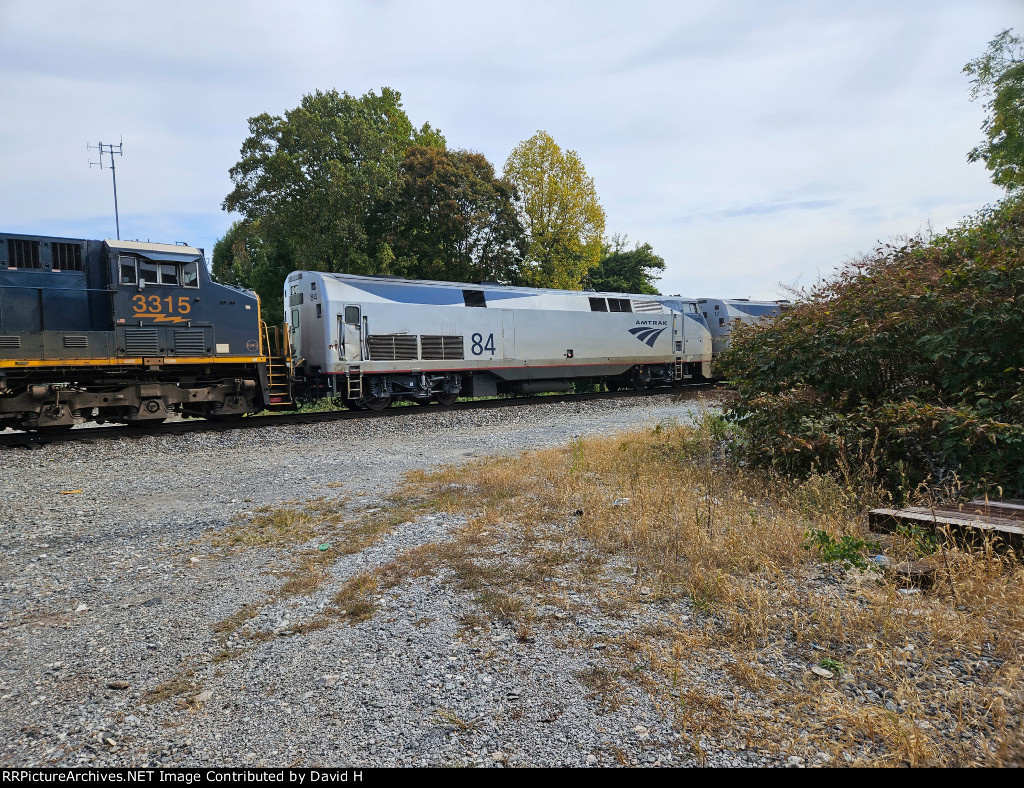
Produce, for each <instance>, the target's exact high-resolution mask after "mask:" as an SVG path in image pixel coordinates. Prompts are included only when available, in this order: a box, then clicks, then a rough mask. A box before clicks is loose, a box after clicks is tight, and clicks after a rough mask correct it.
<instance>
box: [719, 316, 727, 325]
mask: <svg viewBox="0 0 1024 788" xmlns="http://www.w3.org/2000/svg"><path fill="white" fill-rule="evenodd" d="M718 325H719V326H724V325H725V318H724V317H720V318H718Z"/></svg>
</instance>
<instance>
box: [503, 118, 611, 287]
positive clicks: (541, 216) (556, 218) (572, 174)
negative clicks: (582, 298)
mask: <svg viewBox="0 0 1024 788" xmlns="http://www.w3.org/2000/svg"><path fill="white" fill-rule="evenodd" d="M504 175H505V179H506V180H508V181H509V182H510V183H511V184H512V185H513V186H514V187H515V188H516V191H517V199H516V207H517V209H518V211H519V217H520V220H521V221H522V223H523V226H524V228H525V229H526V232H527V235H528V237H529V239H530V245H529V249H528V251H527V259H526V263H525V265H524V267H523V278H524V280H525V282H526V283H528V284H531V285H534V286H536V287H558V288H565V289H569V290H579V289H580V288H581V287H582V285H583V279H584V277H585V276H586V274H587V272H588V271H589V270H590V269H591V268H593V267H594V266H595V265H597V263H598V261H599V260H600V259H601V238H602V237H603V235H604V221H605V216H604V209H603V208H602V207H601V204H600V202H598V199H597V192H596V190H595V189H594V179H593V178H591V177H590V176H588V175H587V171H586V169H585V168H584V166H583V162H582V161H581V160H580V157H579V155H577V153H576V152H575V151H563V150H562V149H561V148H560V147H559V146H558V144H557V143H556V142H555V141H554V140H553V139H552V138H551V135H549V134H548V133H547V132H545V131H538V132H537V133H536V134H534V135H533V136H532V137H530V139H528V140H525V141H523V142H521V143H519V145H517V146H516V148H515V150H513V151H512V153H511V154H510V155H509V157H508V161H506V162H505V172H504Z"/></svg>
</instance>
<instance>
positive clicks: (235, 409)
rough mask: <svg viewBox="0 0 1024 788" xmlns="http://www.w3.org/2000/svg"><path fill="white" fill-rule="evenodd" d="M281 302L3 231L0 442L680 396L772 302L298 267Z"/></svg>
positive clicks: (150, 263) (199, 258)
mask: <svg viewBox="0 0 1024 788" xmlns="http://www.w3.org/2000/svg"><path fill="white" fill-rule="evenodd" d="M284 301H285V325H283V326H281V327H268V326H267V325H266V324H265V323H264V322H263V320H262V318H261V313H260V302H259V298H258V296H257V295H256V294H255V293H253V292H250V291H248V290H243V289H240V288H237V287H231V286H228V285H223V284H219V283H217V282H214V281H213V280H212V279H211V278H210V274H209V272H208V270H207V267H206V264H205V260H204V256H203V250H202V249H196V248H193V247H190V246H185V245H180V244H178V245H175V244H157V243H142V242H138V241H120V240H110V239H108V240H105V241H88V240H80V239H73V238H55V237H48V236H35V235H16V234H0V429H4V428H8V427H11V428H15V429H24V430H40V431H48V430H50V431H53V430H64V429H69V428H71V427H72V426H74V425H75V424H80V423H82V422H85V421H95V422H100V423H103V422H115V423H125V424H138V423H157V422H160V421H163V420H164V419H166V418H167V417H168V416H169V415H170V414H171V413H179V414H182V415H185V416H195V417H202V418H207V419H229V418H238V417H240V416H242V415H245V414H250V413H255V412H259V411H262V410H283V409H293V408H294V407H295V406H296V404H297V403H301V402H304V401H307V400H312V399H317V398H321V397H333V398H334V399H335V401H336V402H337V403H338V404H344V405H346V406H347V407H350V408H354V409H363V408H366V409H380V408H384V407H387V406H388V405H390V404H391V403H392V402H394V401H397V400H407V401H413V402H419V403H427V402H438V403H442V404H450V403H452V402H454V401H455V400H456V399H458V398H459V397H480V396H492V395H497V394H527V393H540V392H559V391H568V390H570V389H572V388H573V386H574V385H575V384H578V383H580V382H586V383H603V384H605V385H607V387H608V388H609V389H610V390H616V389H618V388H624V387H631V388H635V389H642V388H646V387H648V386H671V385H678V384H680V383H682V382H684V381H689V380H701V379H708V378H710V377H711V374H712V373H711V361H712V359H713V357H714V355H717V351H719V350H720V349H721V346H722V342H723V339H724V337H723V334H724V332H725V331H727V330H728V328H729V327H730V326H731V324H732V321H733V318H737V319H740V320H742V321H743V322H749V321H750V320H756V319H759V314H760V313H761V312H763V313H770V312H772V311H777V310H778V309H779V308H781V306H784V305H785V304H784V302H746V303H741V302H738V301H715V300H711V299H702V300H700V301H698V300H696V299H687V298H682V297H680V296H647V295H634V294H627V293H596V292H580V291H568V290H544V289H537V288H525V287H511V286H503V285H498V284H494V283H483V284H465V283H457V282H432V281H418V280H406V279H398V278H395V277H385V276H370V277H367V276H354V275H348V274H332V273H319V272H313V271H295V272H293V273H291V274H290V275H289V276H288V277H287V281H286V282H285V286H284ZM713 337H714V344H713Z"/></svg>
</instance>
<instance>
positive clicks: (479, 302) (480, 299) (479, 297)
mask: <svg viewBox="0 0 1024 788" xmlns="http://www.w3.org/2000/svg"><path fill="white" fill-rule="evenodd" d="M462 300H463V301H465V302H466V306H487V301H486V299H485V298H484V291H483V290H463V291H462Z"/></svg>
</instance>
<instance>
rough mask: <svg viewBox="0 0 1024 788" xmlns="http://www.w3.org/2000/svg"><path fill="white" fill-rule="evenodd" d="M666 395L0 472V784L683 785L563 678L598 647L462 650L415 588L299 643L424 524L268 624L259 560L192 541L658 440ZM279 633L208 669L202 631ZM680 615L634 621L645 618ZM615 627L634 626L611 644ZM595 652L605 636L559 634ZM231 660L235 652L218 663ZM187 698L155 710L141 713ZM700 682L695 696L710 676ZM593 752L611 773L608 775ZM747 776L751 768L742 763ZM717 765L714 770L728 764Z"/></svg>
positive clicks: (207, 444)
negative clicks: (43, 771)
mask: <svg viewBox="0 0 1024 788" xmlns="http://www.w3.org/2000/svg"><path fill="white" fill-rule="evenodd" d="M696 407H697V405H696V404H695V401H694V400H692V399H691V400H685V401H684V400H681V399H680V398H677V397H673V396H671V395H664V396H653V397H647V398H642V399H637V398H634V399H627V400H620V401H614V402H588V403H577V404H553V405H548V404H543V405H533V406H528V407H523V408H516V409H512V408H502V409H498V410H494V411H483V412H472V413H442V412H431V411H430V410H429V409H423V410H419V411H416V412H414V413H411V414H409V415H408V416H404V417H402V418H396V419H376V420H371V421H367V422H359V421H348V422H339V423H334V424H320V425H307V426H300V427H290V428H284V427H279V428H268V429H266V430H253V429H250V430H243V431H237V432H225V433H213V434H192V435H186V436H174V437H172V436H168V437H149V438H145V439H126V440H115V441H97V442H95V443H90V444H70V443H65V444H56V445H51V446H45V447H42V448H39V449H35V450H8V451H6V452H4V453H3V454H2V455H0V501H2V506H3V513H4V517H3V518H2V523H0V529H2V530H0V533H2V544H3V548H4V549H3V551H2V554H0V710H2V713H0V764H3V765H5V766H32V765H45V766H57V765H70V766H83V765H97V766H127V765H145V764H149V765H163V766H172V765H174V766H195V765H268V766H288V765H303V766H309V765H324V766H374V765H381V766H393V765H473V764H483V765H491V766H516V765H568V766H584V765H588V764H589V765H593V764H596V763H600V764H609V765H610V764H614V763H616V762H619V763H622V762H625V763H628V764H664V765H683V764H687V763H690V762H691V761H690V760H689V758H690V756H689V755H688V752H689V751H688V748H687V747H686V746H684V745H683V743H682V742H680V741H679V740H678V738H677V737H676V735H675V734H674V733H673V731H672V730H671V728H670V727H669V726H668V724H667V723H666V722H665V720H664V719H663V717H662V715H661V714H659V712H658V711H657V709H655V708H654V706H653V704H652V702H651V700H650V699H649V698H648V697H647V696H646V694H644V693H642V692H641V691H639V690H637V691H636V695H635V702H633V703H630V704H626V705H624V706H621V707H620V708H618V709H617V710H615V711H611V712H609V711H608V710H607V709H602V708H601V707H600V704H599V703H598V702H597V701H596V700H595V699H594V698H592V697H588V694H587V692H586V691H585V689H584V688H583V687H582V686H581V685H580V683H579V681H578V680H577V678H575V675H576V673H577V672H579V671H580V670H585V669H587V667H588V666H592V664H593V663H592V662H591V660H592V658H593V657H594V652H593V649H600V648H601V644H600V643H599V642H598V643H597V644H596V645H593V646H592V647H591V649H589V650H588V649H581V650H575V649H572V648H564V646H563V647H562V648H558V647H556V646H555V645H554V644H553V642H552V637H551V636H550V633H548V634H544V633H538V635H537V637H536V640H535V641H534V642H532V643H530V642H525V643H524V642H520V641H519V640H517V639H516V638H515V637H514V635H513V633H512V632H511V631H502V630H501V628H500V627H497V626H495V627H491V628H489V629H488V630H486V631H482V632H480V633H478V635H477V636H475V637H470V638H466V637H463V636H460V633H459V627H458V619H459V617H460V616H461V615H463V614H465V613H467V612H470V611H471V610H472V608H473V601H472V598H471V595H469V594H466V593H464V592H459V591H457V590H455V589H453V588H452V587H450V586H449V585H448V584H446V583H445V582H444V579H443V578H422V579H420V580H417V581H414V582H412V583H410V584H408V585H405V586H402V587H399V588H396V589H393V590H392V591H388V592H386V593H384V594H383V595H382V598H381V600H380V601H379V603H378V605H379V608H380V610H379V612H378V613H377V615H376V616H374V618H372V619H371V620H369V621H367V622H364V623H361V624H358V625H355V626H349V625H348V624H346V623H341V622H339V623H337V624H335V625H332V626H330V627H328V628H326V629H322V630H320V631H316V632H310V633H306V634H295V633H294V632H292V631H291V628H292V626H293V625H294V622H297V621H301V620H303V619H304V617H308V616H309V615H311V614H315V612H316V609H317V608H318V607H321V608H322V607H323V605H324V604H325V601H324V600H325V599H327V598H328V597H329V596H330V595H331V593H333V591H335V590H337V586H338V585H339V584H341V583H343V582H344V581H345V580H346V579H347V578H348V577H350V576H351V575H352V574H354V573H358V572H359V571H363V570H366V569H367V568H371V567H373V566H377V565H380V564H382V563H385V562H387V561H389V560H391V559H392V558H394V557H395V556H396V555H398V554H400V553H402V552H404V551H406V550H408V549H410V548H413V547H416V546H418V545H421V544H426V543H429V542H434V541H439V540H444V539H445V538H446V534H447V533H448V532H449V531H450V529H451V528H452V527H453V526H454V525H457V522H456V521H455V519H454V518H449V517H447V516H446V515H438V514H430V515H426V516H423V517H420V518H419V519H417V520H416V521H415V522H412V523H408V524H406V525H404V526H401V527H399V528H396V529H395V530H394V531H393V532H392V533H390V534H388V535H386V536H384V537H382V538H381V539H379V540H378V541H377V542H376V543H374V544H373V545H372V546H370V547H369V548H367V549H365V550H363V551H362V552H360V553H356V554H353V555H348V556H344V557H341V558H339V560H338V561H337V562H336V563H335V564H334V565H333V566H332V568H331V578H332V582H331V583H330V584H328V587H325V588H324V589H322V590H321V591H319V592H317V593H316V594H314V595H313V596H312V597H310V598H303V599H301V600H299V601H298V602H297V601H296V600H294V599H292V600H288V601H286V602H282V603H280V604H279V605H276V606H275V605H269V604H267V599H268V597H267V591H268V590H271V589H273V588H275V587H276V586H277V585H279V583H280V580H279V578H278V577H275V575H274V574H272V573H271V572H269V571H267V570H268V569H272V568H273V567H272V566H269V565H268V559H267V555H266V552H267V551H260V550H249V551H242V552H238V553H236V554H232V555H230V556H227V557H224V556H222V555H221V554H219V553H218V554H217V555H213V554H212V553H213V552H215V551H212V550H211V548H210V545H209V543H208V542H204V541H202V539H203V537H204V536H208V535H209V534H210V533H212V532H216V531H218V530H221V529H223V528H225V527H226V526H227V525H228V524H229V523H230V522H231V518H232V517H233V516H234V515H236V514H239V513H245V512H247V511H250V510H252V509H253V508H255V507H257V506H260V505H265V504H275V503H281V502H284V501H289V500H296V499H298V500H304V499H310V498H319V497H323V496H330V497H335V496H336V497H338V498H339V500H340V499H341V498H342V496H346V501H347V502H346V503H340V502H339V505H345V506H353V507H354V506H360V507H364V508H365V507H366V506H367V505H369V506H373V505H374V504H375V502H378V501H380V500H381V497H382V496H383V495H386V494H387V493H388V491H390V490H391V489H392V488H393V486H394V485H395V484H396V482H397V481H398V480H399V479H400V478H401V476H402V474H404V473H406V472H407V471H409V470H412V469H430V468H434V467H437V466H438V465H440V464H443V463H451V462H460V461H464V460H465V459H467V458H471V457H480V456H486V455H491V454H496V453H502V452H517V451H520V450H523V449H530V448H535V447H542V446H550V445H556V444H561V443H564V442H566V441H568V440H571V439H572V438H573V437H576V436H581V435H591V434H599V433H608V432H613V431H616V430H621V429H628V428H631V427H636V426H640V425H644V424H652V423H656V422H658V421H661V420H665V419H677V420H680V421H682V420H685V419H687V418H689V417H690V416H691V415H692V413H693V411H694V409H695V408H696ZM247 603H249V604H252V603H258V604H260V605H261V606H262V607H261V610H260V613H259V616H258V617H257V618H256V619H254V621H253V622H251V623H252V624H253V626H257V627H262V628H264V629H266V630H270V631H274V632H276V633H278V634H279V635H281V636H279V637H275V638H272V639H268V640H266V641H265V642H258V643H250V644H248V646H247V650H244V651H243V652H242V653H236V654H234V655H233V656H231V657H230V658H227V659H224V660H222V661H218V660H216V659H214V658H213V654H214V653H215V652H216V651H217V650H218V649H219V648H222V645H218V640H217V637H216V633H215V632H214V630H213V626H214V624H215V623H216V622H218V621H221V620H223V619H225V618H226V617H228V616H231V615H232V614H233V613H236V612H237V611H238V610H239V609H240V608H241V607H242V606H243V605H245V604H247ZM679 613H680V611H657V610H653V611H651V613H650V615H652V616H655V617H657V616H665V617H666V620H668V616H669V615H670V614H671V615H678V614H679ZM617 626H622V627H628V626H629V622H628V621H624V622H619V623H618V624H617ZM566 627H567V630H568V629H573V628H575V630H574V631H575V632H576V634H577V635H580V636H583V637H585V638H586V639H588V640H589V641H590V642H592V643H593V641H595V639H596V640H597V641H600V639H601V637H602V636H607V637H612V636H614V634H615V632H614V631H610V629H609V624H608V621H607V620H605V621H601V620H599V619H597V618H595V619H594V620H588V619H587V618H586V617H585V616H579V617H576V618H574V619H573V620H570V621H567V622H566ZM231 645H232V646H234V647H237V648H242V647H243V645H245V644H241V643H232V644H231ZM182 676H187V678H188V682H190V684H188V685H187V686H185V687H184V688H183V689H182V691H181V692H180V693H179V694H178V695H176V696H173V697H168V698H167V699H166V700H162V701H160V702H152V697H151V696H150V697H149V698H148V699H147V697H146V693H147V692H150V691H152V690H153V689H154V688H156V687H157V686H158V685H161V684H162V683H165V682H168V681H172V680H175V678H176V677H182ZM709 679H713V677H709ZM609 747H611V748H612V749H613V750H614V751H615V752H616V753H620V754H621V757H618V756H617V760H616V759H612V760H609V758H608V757H607V752H608V751H609ZM751 760H753V761H754V762H756V758H752V759H751ZM747 762H748V761H747V760H746V759H745V758H742V757H738V756H737V755H735V754H733V753H730V752H717V753H715V752H712V753H709V754H708V761H707V763H708V764H709V765H716V764H718V765H724V764H742V763H747Z"/></svg>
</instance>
